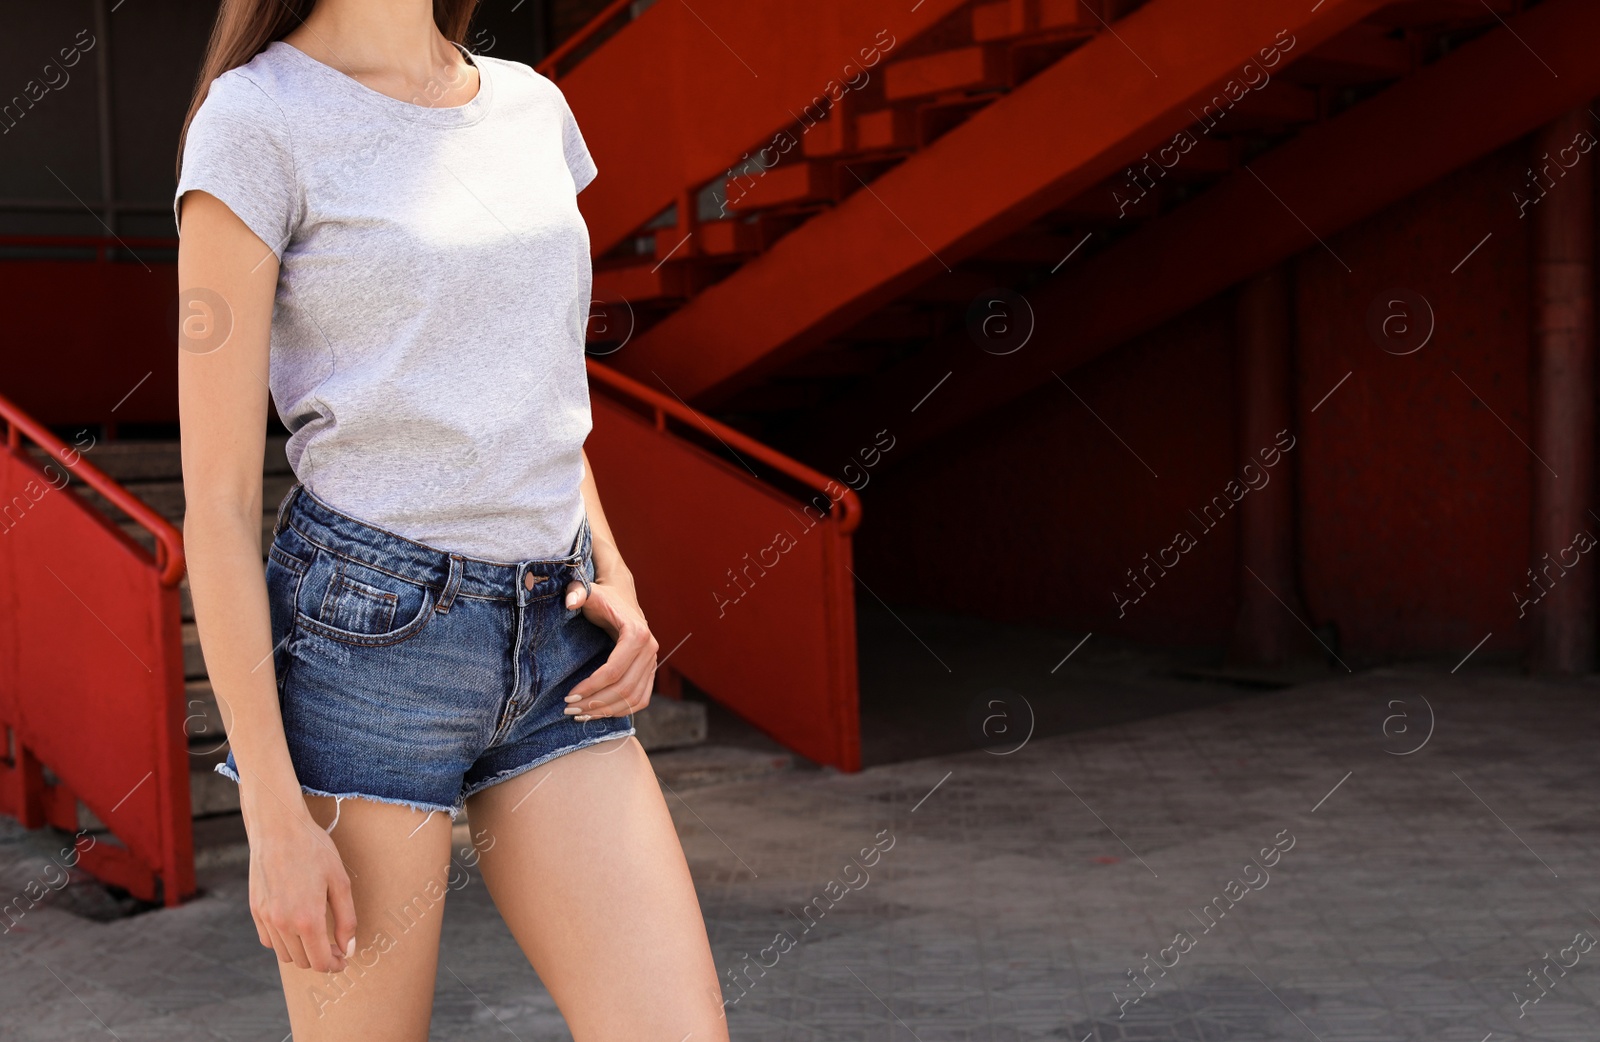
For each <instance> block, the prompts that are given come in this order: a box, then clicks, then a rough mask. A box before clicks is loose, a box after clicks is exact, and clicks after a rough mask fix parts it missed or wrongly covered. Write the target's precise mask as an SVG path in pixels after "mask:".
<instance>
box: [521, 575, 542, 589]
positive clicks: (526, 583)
mask: <svg viewBox="0 0 1600 1042" xmlns="http://www.w3.org/2000/svg"><path fill="white" fill-rule="evenodd" d="M538 581H539V580H538V579H535V578H534V577H533V573H532V572H526V573H524V574H523V576H522V585H523V587H524V588H525V589H529V590H531V589H533V585H534V583H537V582H538Z"/></svg>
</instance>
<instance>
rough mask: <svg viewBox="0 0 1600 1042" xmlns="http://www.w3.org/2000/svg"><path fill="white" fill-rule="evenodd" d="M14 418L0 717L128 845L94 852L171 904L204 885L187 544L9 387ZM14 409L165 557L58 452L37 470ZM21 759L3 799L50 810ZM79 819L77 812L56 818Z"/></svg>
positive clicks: (0, 459) (1, 537)
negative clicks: (191, 731)
mask: <svg viewBox="0 0 1600 1042" xmlns="http://www.w3.org/2000/svg"><path fill="white" fill-rule="evenodd" d="M0 416H3V417H6V418H9V420H10V421H11V427H10V437H9V442H8V445H7V447H6V448H5V449H4V450H0V580H3V582H0V591H3V592H0V597H3V600H4V603H3V604H0V663H3V664H4V666H3V668H4V670H5V672H4V684H3V686H0V722H3V723H4V724H5V726H6V727H8V728H10V729H11V731H12V732H13V734H14V740H15V741H16V742H17V744H18V745H19V746H20V747H22V748H23V749H25V750H26V752H27V753H28V754H29V755H30V756H33V757H37V760H38V761H39V762H40V763H41V764H42V765H43V766H44V767H46V768H48V769H49V770H50V772H51V773H53V774H54V775H55V776H56V777H57V778H59V779H60V781H61V783H62V785H63V786H65V787H66V789H68V790H69V791H70V793H71V794H72V795H74V796H76V798H77V799H80V800H82V801H83V803H84V804H85V805H87V806H88V808H89V809H90V810H91V811H93V812H94V814H95V816H96V817H97V818H99V819H100V820H101V821H102V822H103V823H105V824H106V826H107V827H108V828H110V830H111V831H112V833H113V834H114V835H115V836H116V837H117V838H118V839H119V840H121V841H122V843H124V844H125V845H126V849H125V850H123V849H121V848H118V847H115V846H113V845H111V843H110V842H109V840H105V839H102V840H100V841H99V843H97V846H100V845H101V844H103V845H104V846H105V849H102V850H99V852H98V854H94V855H90V856H89V857H87V858H86V859H85V861H84V864H85V866H86V867H88V868H90V869H91V870H98V871H101V872H103V873H105V875H106V877H107V878H108V879H109V880H110V881H112V882H116V883H118V884H120V885H122V886H125V887H127V888H129V889H130V890H132V891H133V892H134V893H136V894H137V895H138V896H140V897H144V898H146V899H152V898H154V897H155V896H156V894H155V888H154V881H155V879H156V877H157V876H159V877H160V878H161V879H162V880H163V883H164V885H163V887H162V897H163V898H164V900H165V901H166V902H167V903H168V904H176V903H177V902H178V901H179V900H181V899H182V898H184V897H186V896H188V895H189V894H191V893H193V891H194V854H193V839H192V832H191V823H190V803H189V764H188V756H187V751H186V746H185V744H184V739H183V715H184V714H183V670H182V662H183V649H182V637H181V630H180V626H179V606H178V591H177V581H178V579H179V577H180V576H181V575H182V572H183V558H182V554H181V551H179V550H178V549H177V547H178V543H177V534H176V532H175V531H173V530H172V529H171V526H170V525H167V524H166V522H164V521H161V520H160V519H159V518H158V517H156V516H155V515H154V514H153V513H151V512H150V511H148V510H147V509H144V508H143V507H142V505H141V504H138V503H137V501H134V500H132V497H129V496H128V495H127V493H126V492H123V491H122V490H120V489H118V488H117V487H116V486H115V485H114V484H112V483H111V482H110V481H109V479H106V478H105V477H104V476H103V475H101V474H99V473H98V472H97V471H94V470H93V469H92V468H91V467H90V465H89V464H88V463H87V462H86V461H82V460H79V459H76V458H75V457H74V456H72V455H62V454H61V450H62V448H63V447H62V446H61V445H60V443H59V442H56V441H54V439H51V438H50V437H49V436H48V434H47V433H45V432H43V431H41V430H39V429H38V428H37V427H36V426H34V425H32V424H31V423H27V421H25V420H23V419H22V418H21V417H20V414H19V413H18V412H17V411H16V410H15V408H14V407H13V406H11V405H10V404H9V403H7V402H6V401H5V400H4V399H0ZM19 422H22V423H27V426H28V427H29V428H30V429H29V431H28V433H29V435H30V436H31V437H33V438H34V439H36V440H37V441H38V442H40V443H41V444H43V445H44V447H46V448H47V449H49V450H50V451H52V452H53V453H56V454H57V455H58V458H59V459H62V460H65V461H66V463H67V464H71V465H72V470H73V472H74V473H75V474H76V476H77V477H78V478H79V479H81V480H86V481H88V483H90V484H92V485H94V486H96V487H97V489H98V490H100V491H102V492H106V491H111V492H113V493H118V495H114V496H113V498H115V499H118V500H120V503H119V505H122V506H124V507H125V508H127V510H128V513H130V514H132V515H133V516H134V517H135V518H136V519H138V520H140V521H141V523H144V524H145V525H146V526H147V527H149V528H151V529H152V530H154V531H156V532H157V535H158V538H159V544H158V545H160V546H161V547H162V548H163V551H162V560H160V561H157V560H154V559H152V557H151V555H150V554H148V553H147V552H146V551H145V550H143V549H142V548H140V547H139V546H138V545H137V544H135V543H134V542H133V541H132V540H131V539H129V538H128V536H126V535H125V534H124V533H123V532H122V531H121V530H120V529H119V528H118V527H117V526H115V525H114V524H112V523H111V522H110V521H109V520H108V519H107V518H105V517H104V516H103V515H101V514H100V513H99V512H98V511H96V510H94V509H93V508H91V507H90V506H89V505H88V504H87V503H85V502H84V501H83V500H82V499H81V498H80V497H79V496H78V495H77V494H76V493H75V492H73V491H71V490H70V488H69V487H65V486H66V479H65V470H64V468H63V466H62V465H61V464H59V463H53V464H51V466H50V467H49V468H48V469H45V470H41V469H40V468H39V467H38V466H37V465H36V464H35V463H34V461H33V460H32V459H30V458H28V457H27V456H25V455H24V454H23V453H22V451H21V448H20V442H21V433H22V432H21V430H20V429H19ZM30 773H32V772H21V771H19V772H18V773H17V775H16V776H15V777H13V779H12V780H11V784H10V785H9V786H8V787H7V791H6V792H5V793H4V794H3V798H4V799H5V800H6V803H5V804H4V805H0V810H4V811H5V812H6V813H11V814H15V815H17V816H19V817H22V818H23V819H24V820H25V821H27V822H28V823H29V824H40V823H42V822H40V821H39V818H40V814H39V808H41V807H44V806H47V805H49V804H51V803H52V802H54V803H55V804H56V806H57V813H55V814H49V815H47V816H49V817H51V818H52V819H59V818H61V817H62V816H63V815H61V814H60V810H62V809H64V806H63V804H62V803H61V801H60V800H59V798H58V794H52V793H50V792H47V791H43V790H41V789H40V788H39V784H40V781H39V779H38V777H37V776H36V775H35V776H33V777H30V776H29V774H30ZM55 823H57V824H65V825H68V826H69V827H75V823H74V822H70V821H60V820H56V822H55Z"/></svg>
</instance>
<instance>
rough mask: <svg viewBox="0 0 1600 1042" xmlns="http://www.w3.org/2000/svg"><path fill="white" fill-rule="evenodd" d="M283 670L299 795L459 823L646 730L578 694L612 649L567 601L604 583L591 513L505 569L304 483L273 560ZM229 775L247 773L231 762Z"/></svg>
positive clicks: (282, 511)
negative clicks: (580, 700) (536, 771)
mask: <svg viewBox="0 0 1600 1042" xmlns="http://www.w3.org/2000/svg"><path fill="white" fill-rule="evenodd" d="M266 577H267V599H268V602H269V604H270V606H271V611H272V643H273V649H274V650H273V665H274V666H275V668H276V670H277V680H278V706H279V709H280V710H281V711H282V714H283V729H284V734H285V736H286V737H287V739H288V744H289V758H290V760H291V761H292V762H293V764H294V768H295V772H296V774H297V775H298V777H299V780H300V785H301V788H302V789H304V790H305V791H306V792H307V793H311V794H313V795H318V796H335V797H341V798H342V797H362V798H365V799H371V800H377V801H380V802H384V803H397V804H403V805H405V806H408V807H413V808H416V809H420V810H426V811H434V810H442V811H447V812H449V814H450V817H451V819H452V820H454V818H455V817H456V815H457V814H459V813H460V811H461V807H462V805H463V804H464V803H465V802H466V799H467V797H469V796H471V795H472V794H473V793H475V792H478V791H480V790H482V789H485V788H487V787H489V786H490V785H493V784H495V783H496V782H501V781H505V780H506V779H508V778H513V777H515V776H517V775H518V774H521V773H522V772H524V771H526V770H529V769H530V768H532V767H536V766H538V765H539V764H541V763H545V762H546V761H548V760H552V759H554V758H555V757H557V756H560V755H561V754H562V753H566V752H571V751H572V750H574V749H581V748H583V747H585V746H589V745H594V744H595V743H597V742H604V741H609V740H611V739H616V738H626V737H627V736H628V735H631V734H633V733H634V730H633V719H632V717H629V716H621V717H603V718H597V719H593V720H589V721H585V722H579V721H578V720H577V719H575V718H574V717H571V716H568V715H566V714H565V713H564V712H563V710H564V709H565V708H566V703H565V701H564V699H565V698H566V695H567V694H568V693H569V692H570V691H571V690H572V688H573V687H574V686H575V685H576V684H577V683H578V682H579V681H581V680H583V679H584V678H585V677H587V676H589V675H590V674H591V673H593V672H594V671H595V670H596V669H598V668H599V667H600V666H601V665H602V664H604V663H605V661H606V658H607V656H608V655H609V654H610V653H611V650H612V648H613V647H614V646H615V642H614V641H613V640H612V638H611V636H610V635H609V634H608V633H606V631H604V630H602V629H601V628H600V627H598V626H596V625H595V624H594V623H592V622H590V621H589V620H588V619H586V618H584V617H583V614H582V612H581V611H580V610H578V609H571V610H569V609H568V608H567V607H566V606H565V600H566V596H565V594H566V588H567V584H568V583H570V582H572V581H574V580H577V581H579V582H582V583H583V584H584V585H585V587H587V586H588V585H589V584H590V583H592V582H593V581H594V558H593V555H592V552H591V543H590V537H589V523H588V520H587V518H586V519H585V520H584V522H583V525H582V526H581V528H580V529H579V531H578V534H577V536H576V537H574V539H573V543H572V547H571V551H570V552H569V553H568V554H567V556H566V557H563V558H560V559H559V560H547V561H521V562H517V563H515V564H501V563H495V562H490V561H480V560H476V559H474V558H471V557H463V556H461V555H460V554H453V553H449V552H447V551H445V550H441V549H438V548H436V547H432V546H427V545H424V544H422V543H418V542H415V541H413V540H410V539H406V538H404V537H402V536H399V535H396V534H395V533H393V532H389V531H386V530H384V529H381V528H377V527H374V526H372V525H368V524H366V523H365V522H362V521H358V520H357V519H355V518H353V517H350V516H348V515H346V514H342V513H340V512H339V511H337V510H335V509H333V508H332V507H330V506H329V505H328V504H327V503H325V502H323V501H322V500H321V499H318V498H317V497H316V496H315V495H313V494H312V493H311V492H310V490H308V489H306V488H305V487H304V486H303V485H298V484H297V485H295V486H294V487H293V488H292V489H290V490H289V494H288V495H287V496H285V497H284V500H283V505H282V506H280V507H279V508H278V522H277V525H276V526H275V528H274V530H273V540H272V547H271V549H270V551H269V552H268V554H267V565H266ZM217 770H218V771H219V772H220V773H222V774H224V775H226V776H228V777H229V778H232V779H233V780H234V781H238V780H239V773H238V764H237V763H236V762H235V760H234V758H233V753H232V752H229V753H228V758H227V761H226V762H225V763H221V764H218V765H217Z"/></svg>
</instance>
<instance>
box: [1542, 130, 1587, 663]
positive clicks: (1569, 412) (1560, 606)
mask: <svg viewBox="0 0 1600 1042" xmlns="http://www.w3.org/2000/svg"><path fill="white" fill-rule="evenodd" d="M1597 129H1600V128H1596V126H1595V125H1594V122H1593V120H1591V119H1590V117H1589V113H1588V111H1587V110H1586V109H1581V108H1580V109H1574V110H1572V111H1571V112H1568V113H1566V114H1565V115H1563V116H1561V117H1560V118H1558V119H1556V120H1554V121H1552V122H1551V123H1550V124H1549V125H1547V126H1546V127H1544V128H1543V129H1542V130H1540V131H1539V132H1538V134H1536V135H1535V137H1534V146H1533V154H1534V156H1535V158H1534V160H1533V174H1534V177H1535V179H1536V180H1537V182H1538V183H1539V184H1540V185H1541V186H1542V185H1546V184H1547V183H1549V182H1553V184H1549V190H1548V192H1547V194H1545V195H1544V196H1542V197H1539V199H1538V201H1537V202H1536V203H1534V205H1533V206H1532V219H1533V222H1534V223H1533V242H1534V246H1533V249H1534V259H1533V354H1534V375H1533V396H1534V399H1533V416H1534V420H1533V422H1534V431H1533V447H1534V452H1535V453H1537V454H1538V457H1539V459H1538V460H1536V461H1531V466H1532V470H1533V480H1534V484H1533V550H1532V553H1531V554H1530V557H1531V559H1532V562H1533V572H1534V575H1535V576H1537V577H1538V579H1539V581H1540V583H1541V585H1543V586H1545V587H1547V588H1548V590H1549V592H1548V593H1547V594H1545V596H1544V597H1543V599H1542V600H1541V601H1540V602H1539V603H1538V605H1537V606H1536V607H1534V608H1532V609H1531V610H1530V618H1531V619H1532V627H1531V628H1532V632H1531V637H1532V641H1531V643H1530V645H1529V656H1528V658H1529V666H1530V668H1531V669H1532V670H1533V671H1534V672H1536V673H1585V672H1588V671H1589V670H1590V669H1592V668H1594V652H1595V612H1594V588H1595V561H1594V552H1595V551H1594V550H1593V549H1591V550H1590V551H1589V552H1587V553H1584V554H1581V555H1579V554H1577V550H1578V549H1579V548H1580V545H1579V544H1577V543H1575V541H1574V540H1575V537H1576V536H1577V535H1578V533H1580V532H1591V533H1593V532H1597V531H1600V525H1596V523H1595V521H1594V519H1593V518H1592V517H1590V516H1589V509H1590V505H1591V501H1592V496H1593V492H1594V438H1595V417H1594V410H1595V401H1594V399H1595V383H1594V380H1595V365H1594V174H1593V171H1594V164H1595V163H1597V162H1600V151H1597V152H1593V153H1591V154H1588V155H1585V154H1584V152H1586V151H1588V148H1592V147H1593V146H1592V144H1590V145H1589V146H1587V147H1584V146H1583V145H1582V144H1579V145H1578V147H1574V142H1575V141H1580V142H1581V141H1583V140H1587V141H1588V142H1591V143H1592V142H1593V141H1594V137H1595V132H1596V130H1597ZM1541 461H1542V465H1541ZM1590 545H1591V547H1592V544H1590ZM1552 565H1553V566H1552Z"/></svg>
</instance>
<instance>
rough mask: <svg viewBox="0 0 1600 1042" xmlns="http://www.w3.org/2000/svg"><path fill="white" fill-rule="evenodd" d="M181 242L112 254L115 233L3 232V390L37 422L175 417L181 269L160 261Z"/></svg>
mask: <svg viewBox="0 0 1600 1042" xmlns="http://www.w3.org/2000/svg"><path fill="white" fill-rule="evenodd" d="M177 245H178V240H176V239H133V240H128V248H129V249H130V250H131V252H132V255H127V254H124V255H125V256H127V257H128V259H125V260H112V259H110V257H109V254H110V252H111V251H112V250H115V249H120V244H119V242H118V240H115V239H110V238H81V239H74V238H49V239H45V238H36V237H21V236H4V237H0V247H3V248H4V250H5V252H6V253H7V254H8V256H7V257H5V258H4V259H0V313H3V314H4V315H5V333H6V338H7V341H8V343H7V346H6V347H5V348H4V349H3V350H4V355H3V357H4V370H3V372H0V380H3V383H0V393H4V394H6V395H7V396H9V397H10V398H11V399H13V400H14V401H15V402H16V403H17V404H18V405H19V406H21V407H22V408H23V409H25V410H27V412H28V413H29V415H31V416H33V417H35V418H36V419H38V420H39V421H40V422H42V423H49V424H68V423H94V422H96V421H99V422H102V423H108V422H118V423H137V422H171V421H174V420H176V419H177V418H178V352H177V350H176V344H177V340H176V330H177V299H178V267H177V265H176V264H175V263H171V262H170V261H162V260H160V259H159V258H162V257H170V256H171V254H172V251H173V250H175V249H176V248H177ZM30 254H31V256H30ZM64 254H65V255H66V256H63V255H64ZM77 254H81V255H82V259H76V258H75V255H77ZM50 256H56V257H61V258H62V259H48V258H49V257H50ZM133 256H137V257H138V258H140V259H139V260H135V259H133ZM86 300H92V301H93V302H94V306H93V307H85V306H84V301H86ZM24 344H26V345H30V346H29V347H28V348H24V347H23V346H22V345H24ZM108 345H114V346H112V347H108ZM136 388H137V390H136Z"/></svg>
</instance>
